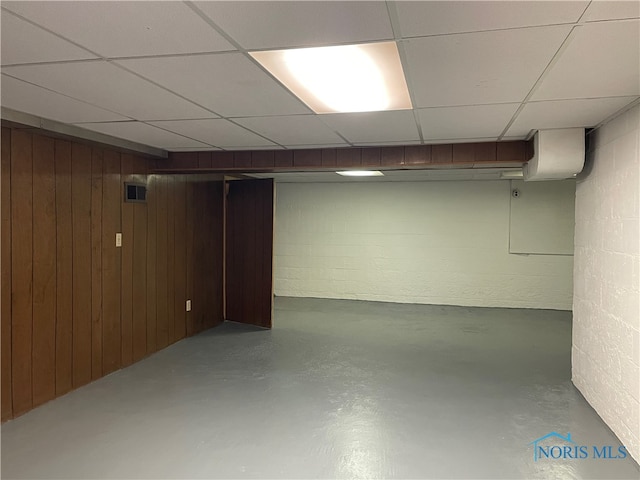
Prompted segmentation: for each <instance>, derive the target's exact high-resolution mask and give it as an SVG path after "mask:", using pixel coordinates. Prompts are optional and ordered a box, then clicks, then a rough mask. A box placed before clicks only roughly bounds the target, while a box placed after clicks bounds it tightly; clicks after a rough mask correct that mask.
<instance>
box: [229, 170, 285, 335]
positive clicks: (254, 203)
mask: <svg viewBox="0 0 640 480" xmlns="http://www.w3.org/2000/svg"><path fill="white" fill-rule="evenodd" d="M228 185H229V187H228V193H227V202H226V203H227V214H226V237H227V239H226V242H227V244H226V319H227V320H232V321H235V322H241V323H248V324H251V325H257V326H260V327H265V328H271V317H272V313H273V278H272V275H273V273H272V272H273V270H272V269H273V215H274V186H273V179H265V180H236V181H231V182H229V183H228Z"/></svg>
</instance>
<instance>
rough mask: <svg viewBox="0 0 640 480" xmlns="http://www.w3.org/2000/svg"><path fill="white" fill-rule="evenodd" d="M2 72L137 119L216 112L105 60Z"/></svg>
mask: <svg viewBox="0 0 640 480" xmlns="http://www.w3.org/2000/svg"><path fill="white" fill-rule="evenodd" d="M3 72H5V73H7V74H9V75H12V76H14V77H18V78H21V79H24V80H26V81H28V82H31V83H34V84H36V85H40V86H42V87H45V88H48V89H50V90H54V91H56V92H59V93H62V94H64V95H68V96H70V97H73V98H77V99H78V100H82V101H84V102H87V103H91V104H93V105H96V106H99V107H102V108H107V109H109V110H112V111H115V112H118V113H120V114H122V115H125V116H127V117H130V118H135V119H136V120H154V119H161V118H171V119H176V118H207V117H213V116H215V115H214V114H212V113H211V112H209V111H207V110H205V109H203V108H200V107H198V106H197V105H194V104H193V103H191V102H188V101H186V100H184V99H182V98H180V97H178V96H177V95H174V94H172V93H170V92H167V91H166V90H164V89H162V88H159V87H157V86H155V85H153V84H151V83H149V82H147V81H145V80H143V79H141V78H139V77H137V76H135V75H133V74H131V73H129V72H126V71H124V70H122V69H121V68H118V67H116V66H115V65H112V64H110V63H109V62H105V61H88V62H74V63H65V64H61V63H59V64H48V65H29V66H18V67H8V68H4V69H3Z"/></svg>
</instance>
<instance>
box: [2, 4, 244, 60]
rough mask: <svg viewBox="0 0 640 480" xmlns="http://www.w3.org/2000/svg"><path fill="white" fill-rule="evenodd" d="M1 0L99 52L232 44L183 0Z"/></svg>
mask: <svg viewBox="0 0 640 480" xmlns="http://www.w3.org/2000/svg"><path fill="white" fill-rule="evenodd" d="M2 5H3V7H6V8H8V9H9V10H11V11H13V12H16V13H18V14H20V15H22V16H24V17H25V18H28V19H29V20H31V21H33V22H35V23H37V24H38V25H42V26H43V27H46V28H48V29H49V30H51V31H53V32H55V33H57V34H59V35H62V36H64V37H65V38H68V39H69V40H72V41H74V42H76V43H78V44H80V45H82V46H84V47H86V48H88V49H90V50H92V51H94V52H96V53H98V54H100V55H102V56H105V57H117V56H137V55H159V54H168V53H192V52H215V51H221V50H232V49H233V47H232V46H231V44H229V43H228V42H227V41H226V40H225V39H224V38H223V37H222V36H221V35H220V34H219V33H217V32H216V31H215V30H214V29H213V28H212V27H211V26H209V25H208V24H207V23H206V22H205V21H204V20H203V19H202V18H200V17H199V16H198V15H197V14H196V13H195V12H194V11H193V10H191V9H190V8H189V7H187V6H186V5H185V4H184V3H183V2H154V1H149V2H77V1H71V2H69V1H67V2H2ZM70 19H73V20H72V21H70Z"/></svg>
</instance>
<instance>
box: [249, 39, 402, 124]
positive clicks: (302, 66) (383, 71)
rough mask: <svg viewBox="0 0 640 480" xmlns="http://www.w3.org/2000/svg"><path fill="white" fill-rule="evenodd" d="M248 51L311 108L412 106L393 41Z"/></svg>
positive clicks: (323, 110)
mask: <svg viewBox="0 0 640 480" xmlns="http://www.w3.org/2000/svg"><path fill="white" fill-rule="evenodd" d="M249 53H250V55H251V56H252V57H253V58H255V59H256V60H257V61H258V62H259V63H260V64H261V65H262V66H263V67H264V68H266V69H267V70H268V71H269V72H270V73H271V74H272V75H273V76H274V77H276V78H277V79H278V80H280V82H282V83H283V84H284V85H285V86H286V87H287V88H288V89H289V90H291V92H292V93H293V94H294V95H296V96H297V97H298V98H299V99H300V100H302V101H303V102H304V103H306V104H307V105H308V106H309V108H311V109H312V110H313V111H314V112H316V113H335V112H374V111H381V110H406V109H410V108H412V107H411V98H410V97H409V90H408V89H407V82H406V81H405V78H404V72H403V70H402V64H401V62H400V56H399V55H398V47H397V45H396V43H395V42H381V43H367V44H361V45H343V46H337V47H315V48H296V49H290V50H271V51H264V52H249Z"/></svg>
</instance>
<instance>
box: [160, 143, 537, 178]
mask: <svg viewBox="0 0 640 480" xmlns="http://www.w3.org/2000/svg"><path fill="white" fill-rule="evenodd" d="M532 156H533V144H532V142H531V141H529V142H526V141H524V140H517V141H511V142H484V143H453V144H438V145H406V146H393V147H348V148H315V149H307V150H254V151H248V150H242V151H237V152H219V151H216V152H174V153H170V154H169V158H167V159H159V160H158V161H157V162H156V164H155V169H154V171H156V172H241V173H242V172H244V173H248V172H297V171H323V170H335V169H358V168H376V169H381V170H385V169H386V170H393V169H411V168H414V169H428V168H487V167H517V166H522V165H523V164H525V163H526V162H528V161H529V159H530V158H531V157H532Z"/></svg>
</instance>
